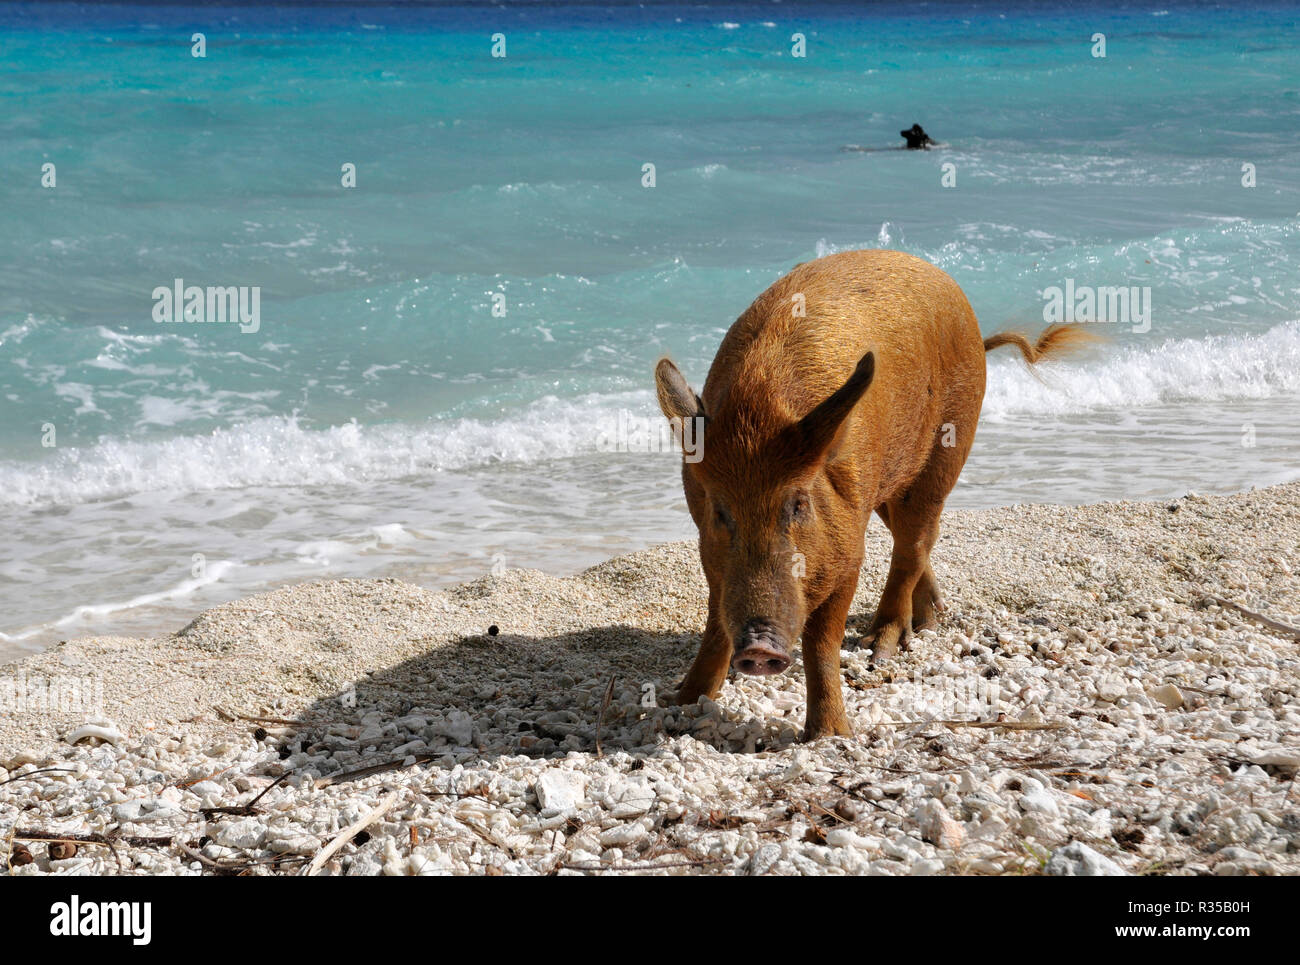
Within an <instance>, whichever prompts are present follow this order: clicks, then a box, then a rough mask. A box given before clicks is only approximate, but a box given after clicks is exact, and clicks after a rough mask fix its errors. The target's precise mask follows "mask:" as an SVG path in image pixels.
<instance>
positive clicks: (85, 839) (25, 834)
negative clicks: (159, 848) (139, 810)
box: [12, 828, 174, 848]
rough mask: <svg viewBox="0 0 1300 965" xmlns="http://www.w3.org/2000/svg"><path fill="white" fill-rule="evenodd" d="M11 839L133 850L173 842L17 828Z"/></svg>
mask: <svg viewBox="0 0 1300 965" xmlns="http://www.w3.org/2000/svg"><path fill="white" fill-rule="evenodd" d="M12 837H14V838H21V839H22V840H24V841H67V842H71V843H73V844H102V845H105V846H108V847H112V846H113V845H115V844H129V845H131V846H132V847H135V848H147V847H149V846H151V845H158V844H171V843H172V841H173V840H174V836H173V835H167V836H166V837H156V838H151V837H138V836H135V835H129V834H98V833H96V832H93V831H90V832H84V833H79V832H71V831H65V832H62V833H56V832H52V831H37V830H35V829H32V828H27V829H23V828H19V829H18V830H16V831H14V833H13V835H12Z"/></svg>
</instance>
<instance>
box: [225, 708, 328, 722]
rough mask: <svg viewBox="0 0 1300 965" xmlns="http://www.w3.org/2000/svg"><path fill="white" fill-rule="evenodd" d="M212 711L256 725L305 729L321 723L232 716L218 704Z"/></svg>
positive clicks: (230, 718)
mask: <svg viewBox="0 0 1300 965" xmlns="http://www.w3.org/2000/svg"><path fill="white" fill-rule="evenodd" d="M212 709H213V710H215V711H216V712H217V716H218V717H220V718H221V719H222V720H228V721H236V720H248V721H252V722H253V723H254V724H288V725H289V726H290V727H305V726H306V725H307V724H308V723H320V721H302V720H286V719H285V718H283V717H250V716H249V715H247V714H232V713H231V712H230V711H228V710H226V709H225V708H224V707H220V706H218V705H216V704H213V705H212Z"/></svg>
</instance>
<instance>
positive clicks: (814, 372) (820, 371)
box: [703, 250, 984, 480]
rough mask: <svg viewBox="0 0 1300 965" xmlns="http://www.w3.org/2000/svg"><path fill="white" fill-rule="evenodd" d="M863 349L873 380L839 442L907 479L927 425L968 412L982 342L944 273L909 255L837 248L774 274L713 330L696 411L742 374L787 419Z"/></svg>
mask: <svg viewBox="0 0 1300 965" xmlns="http://www.w3.org/2000/svg"><path fill="white" fill-rule="evenodd" d="M800 309H802V312H803V314H802V315H801V314H800V312H799V310H800ZM868 351H871V352H874V353H875V356H876V369H875V378H874V380H873V382H872V385H871V388H870V389H868V391H867V393H866V395H865V396H864V397H863V400H862V402H861V403H860V404H859V406H858V408H857V410H856V411H855V413H854V416H853V417H852V418H853V420H854V428H853V429H852V430H851V432H852V438H851V440H850V445H851V446H860V447H862V448H863V457H864V458H868V459H870V460H872V461H877V462H879V461H881V460H884V462H886V463H888V464H887V465H882V466H881V467H880V468H881V470H882V473H883V476H884V477H885V479H886V480H888V479H892V478H894V477H897V478H904V477H906V478H910V477H911V476H912V475H914V474H915V472H916V471H919V469H920V466H921V464H923V463H924V459H925V456H926V455H927V454H928V452H929V448H930V445H931V442H932V440H933V434H934V432H935V431H936V429H937V427H938V426H941V425H943V424H944V423H945V422H948V421H953V420H956V419H961V418H969V419H972V420H974V419H976V418H978V416H979V408H980V404H981V402H982V400H983V397H984V347H983V341H982V337H981V335H980V331H979V324H978V322H977V321H976V319H975V314H974V312H973V311H972V310H971V307H970V303H969V302H968V301H967V300H966V296H965V295H964V294H963V293H962V291H961V288H960V287H958V285H957V283H956V282H955V281H953V280H952V279H951V278H950V277H949V276H948V275H947V274H946V273H945V272H944V271H942V270H941V269H939V268H937V267H935V266H934V265H932V264H930V263H929V262H927V261H924V260H922V259H920V258H917V257H915V256H913V255H908V254H904V253H903V252H898V251H885V250H876V251H847V252H841V253H839V254H834V255H829V256H827V257H825V258H819V259H817V260H816V261H811V262H806V263H804V264H802V265H799V266H798V267H796V268H795V269H794V270H793V271H791V272H790V273H789V274H787V275H785V276H784V277H783V278H781V279H779V280H778V281H776V282H775V283H774V284H773V285H772V286H771V287H770V288H768V289H767V291H765V292H763V294H761V295H760V296H759V297H758V298H757V299H755V300H754V303H753V304H752V305H751V306H750V307H749V308H748V309H747V310H746V311H745V313H744V314H743V315H741V316H740V318H738V319H737V320H736V322H735V324H734V325H732V327H731V329H730V330H729V331H728V332H727V335H726V337H725V338H724V339H723V341H722V345H721V347H720V348H719V349H718V354H717V356H716V358H715V359H714V362H713V365H712V367H711V368H710V370H709V376H708V379H707V381H706V382H705V387H704V393H703V396H704V404H705V410H706V411H715V410H717V409H718V408H719V407H720V406H723V405H724V404H725V402H724V400H725V399H726V396H727V395H728V394H729V391H730V387H731V385H732V384H733V383H734V382H736V381H737V380H743V382H744V384H745V385H746V391H745V392H744V393H743V395H744V396H745V397H746V398H747V399H749V400H753V399H758V398H761V399H764V400H766V404H769V405H771V406H772V407H773V408H774V409H775V410H777V411H778V412H779V413H780V415H781V417H783V418H784V419H786V420H794V419H798V418H800V417H802V416H803V415H805V414H806V413H808V412H809V411H811V410H812V409H813V407H815V406H816V405H817V404H818V403H820V402H821V401H822V400H823V399H825V398H826V397H827V396H829V395H830V394H831V393H832V392H834V391H835V390H836V389H837V388H839V387H840V386H841V385H843V384H844V382H845V380H846V379H847V378H848V377H849V375H850V374H852V372H853V369H854V367H855V366H856V365H857V363H858V360H859V359H860V358H862V356H863V355H864V354H866V353H867V352H868ZM749 404H753V403H752V402H751V403H749ZM868 436H869V437H870V438H867V437H868Z"/></svg>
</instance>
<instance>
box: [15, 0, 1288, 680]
mask: <svg viewBox="0 0 1300 965" xmlns="http://www.w3.org/2000/svg"><path fill="white" fill-rule="evenodd" d="M1298 23H1300V17H1298V16H1297V10H1296V8H1295V7H1293V6H1283V5H1258V4H1255V3H1246V4H1235V3H1218V4H1214V3H1185V2H1171V0H1156V2H1152V3H1145V4H1138V3H1129V4H1104V3H1097V4H1058V3H1040V4H1028V3H1010V4H1007V3H1002V4H996V5H995V4H985V3H968V2H966V3H948V2H931V3H922V4H868V3H798V4H796V3H792V2H784V3H752V4H708V5H690V4H671V3H644V4H627V5H619V4H609V3H606V4H600V3H593V4H582V5H567V4H552V3H517V4H506V5H497V4H473V3H470V4H464V3H459V4H457V3H449V4H444V3H439V4H410V3H398V4H389V5H352V4H343V3H326V4H314V5H303V4H285V5H274V4H272V5H263V4H249V5H234V6H223V5H208V4H193V5H174V4H147V5H127V4H113V5H83V4H74V3H49V4H39V3H37V4H32V3H16V4H15V3H0V519H2V520H3V523H4V526H5V529H6V530H7V534H6V535H7V539H6V540H5V541H4V543H3V544H0V658H4V657H7V656H13V655H17V654H20V653H23V652H28V651H31V650H34V649H39V648H41V647H44V646H46V645H48V644H50V643H51V642H53V641H56V640H60V639H64V638H67V637H71V636H76V635H82V634H87V633H127V632H159V631H169V630H174V629H178V628H179V627H181V626H183V625H184V624H185V623H186V622H187V621H188V620H189V619H190V618H191V617H192V616H193V615H194V614H195V613H197V611H198V610H199V609H201V608H203V607H205V606H210V605H212V604H215V603H218V602H221V601H224V600H228V599H232V598H235V597H238V596H243V595H246V594H248V593H250V592H255V591H258V590H262V589H267V588H270V587H273V586H277V585H281V584H284V583H287V582H297V581H301V580H306V579H314V578H327V577H338V576H366V577H378V576H391V577H398V578H401V579H405V580H409V581H413V582H416V583H421V584H424V585H431V586H432V585H440V584H445V583H448V582H453V581H460V580H465V579H472V578H475V577H477V576H481V575H483V574H485V573H486V572H488V571H490V570H491V569H493V568H494V567H495V568H500V567H502V566H507V567H517V566H524V567H539V568H543V569H547V570H551V571H555V572H567V571H572V570H574V569H577V568H579V567H581V566H583V565H587V564H589V563H593V562H596V561H598V560H600V559H603V558H605V557H607V556H610V555H612V554H614V553H615V552H619V551H624V550H629V549H635V548H639V547H643V546H647V545H650V544H653V543H655V542H659V541H663V540H667V539H677V538H686V537H689V536H691V535H693V529H692V527H691V524H690V520H689V518H688V517H687V515H686V512H685V505H684V502H683V500H682V497H681V493H680V486H679V482H678V480H677V459H676V457H675V455H674V454H673V453H672V452H671V451H658V450H659V449H661V448H662V447H660V446H658V445H657V444H656V440H657V438H658V436H657V431H658V426H659V416H658V414H657V410H656V408H655V405H654V401H653V393H652V391H651V384H650V373H651V369H652V366H653V364H654V362H655V360H656V359H657V358H658V357H659V356H661V355H663V354H670V355H672V356H673V358H674V359H675V360H676V361H677V362H678V364H679V365H680V366H681V367H682V369H683V371H685V372H686V373H687V375H688V377H689V378H691V379H692V380H693V381H694V382H695V383H696V384H697V385H698V384H699V383H700V382H702V380H703V378H704V375H705V372H706V371H707V367H708V364H709V361H710V360H711V358H712V355H713V352H714V350H715V349H716V347H717V345H718V342H719V340H720V338H721V335H722V333H723V332H724V331H725V330H726V328H727V326H728V325H729V324H730V323H731V321H732V320H734V318H735V317H736V316H737V315H738V314H739V313H740V312H741V311H742V310H743V309H744V308H745V307H746V305H747V304H748V303H749V302H750V300H752V298H753V297H754V296H755V295H757V294H758V293H759V292H760V291H761V290H762V289H763V288H765V287H766V286H767V285H768V284H769V283H771V282H772V281H773V280H775V279H776V278H777V277H779V276H780V275H781V274H783V273H784V272H785V271H787V270H789V268H791V267H792V266H793V265H794V264H796V263H798V262H800V261H806V260H808V259H810V258H813V257H816V256H817V255H820V254H826V253H830V252H834V251H840V250H845V249H852V248H874V247H888V248H898V249H902V250H905V251H909V252H912V253H914V254H917V255H920V256H922V257H924V258H928V259H929V260H931V261H933V262H935V263H936V264H938V265H939V266H941V267H942V268H944V269H945V270H946V271H948V272H949V273H950V274H951V275H952V276H953V277H954V278H955V279H956V280H957V281H958V282H959V283H960V284H961V285H962V287H963V288H964V289H965V291H966V293H967V295H968V297H969V298H970V301H971V303H972V305H973V306H974V308H975V311H976V313H977V315H978V316H979V317H980V319H981V324H982V326H983V328H984V330H985V332H986V333H991V332H993V331H995V330H998V329H1002V328H1008V327H1014V328H1020V329H1023V330H1026V331H1035V330H1037V329H1038V328H1041V327H1042V326H1043V324H1044V309H1045V305H1047V300H1048V297H1049V296H1048V295H1045V294H1044V293H1045V292H1050V290H1051V289H1053V288H1061V289H1064V287H1065V286H1066V285H1067V284H1068V285H1069V286H1071V288H1074V289H1081V288H1103V287H1123V288H1125V289H1136V290H1137V291H1136V293H1143V292H1145V297H1147V298H1149V305H1150V312H1149V316H1148V317H1147V318H1145V319H1131V320H1129V321H1127V322H1122V323H1120V322H1112V323H1107V324H1105V325H1104V326H1103V325H1100V324H1099V328H1100V329H1101V330H1103V331H1104V334H1106V335H1108V336H1109V337H1110V342H1109V343H1108V344H1107V345H1105V346H1104V347H1102V348H1100V349H1098V350H1096V351H1094V352H1093V353H1092V354H1091V355H1089V356H1087V357H1084V358H1081V359H1078V360H1075V361H1071V362H1068V363H1062V364H1060V365H1058V366H1055V367H1054V368H1052V369H1051V370H1050V371H1048V372H1046V373H1045V374H1044V375H1043V377H1042V379H1041V380H1040V379H1037V378H1035V377H1033V376H1032V375H1030V374H1028V373H1027V371H1026V369H1025V368H1024V366H1023V365H1021V364H1020V363H1019V362H1018V361H1016V359H1015V358H1014V357H1013V356H1012V355H1011V354H1005V353H1004V354H998V355H995V356H991V357H990V382H989V389H988V395H987V398H986V401H985V408H984V414H983V421H982V424H981V429H980V432H979V436H978V437H977V439H976V444H975V450H974V452H973V454H972V456H971V459H970V461H969V463H968V465H967V468H966V472H965V474H964V476H963V478H962V481H961V483H960V484H959V486H958V488H957V490H956V491H955V492H954V494H953V497H952V500H951V502H950V505H952V506H958V507H971V506H990V505H1002V504H1009V503H1014V502H1066V503H1078V502H1085V501H1096V500H1108V499H1137V498H1168V497H1175V496H1179V495H1182V494H1183V493H1185V492H1187V491H1188V490H1198V491H1220V492H1222V491H1234V490H1240V489H1244V488H1249V487H1250V486H1254V485H1264V484H1268V483H1273V482H1277V481H1281V480H1287V479H1295V478H1300V308H1298V307H1297V306H1298V305H1300V26H1298ZM196 34H202V35H203V45H204V49H203V51H202V52H203V53H204V54H205V56H202V57H196V56H194V53H195V51H196V46H195V45H196V40H195V35H196ZM1099 34H1100V35H1103V36H1104V44H1105V56H1104V57H1100V56H1094V54H1095V53H1096V52H1097V51H1098V46H1097V40H1096V37H1097V35H1099ZM494 35H500V36H499V39H497V40H494ZM796 35H798V36H796ZM799 37H802V51H797V50H796V47H797V46H798V44H799ZM502 45H504V50H503V51H502V49H501V47H502ZM494 46H495V47H497V52H498V53H500V52H504V54H505V56H493V52H494ZM796 52H802V53H803V54H804V56H795V54H796ZM918 122H919V123H921V124H922V125H923V126H924V127H925V129H926V130H927V131H928V132H929V133H930V134H931V135H932V136H933V137H934V138H935V139H936V140H938V141H939V142H940V146H939V147H937V148H935V149H933V150H930V151H916V152H913V151H903V150H897V149H896V148H897V147H898V146H899V145H901V143H902V142H901V138H900V137H899V136H898V131H899V130H900V129H901V128H904V127H910V126H911V125H912V124H913V123H918ZM846 148H853V149H848V150H846ZM47 165H52V166H53V167H52V168H50V167H47ZM346 165H353V166H355V167H354V170H355V186H345V184H344V181H345V179H347V175H346V171H347V170H348V169H346V168H345V166H346ZM646 165H653V166H654V167H653V172H654V183H653V186H648V184H647V182H648V178H647V175H646V171H647V168H646V167H645V166H646ZM177 279H181V280H182V284H183V286H184V287H189V286H197V287H200V288H203V289H205V290H206V289H207V288H208V287H220V288H232V289H237V288H244V289H246V290H248V291H250V292H251V290H252V289H257V290H258V296H259V299H260V300H259V302H258V307H259V314H258V321H257V325H256V331H241V327H240V326H239V325H237V324H232V323H215V322H209V323H196V322H186V321H183V320H182V321H176V322H171V323H166V322H158V321H155V308H156V305H157V300H156V299H155V296H154V293H155V290H156V289H159V288H162V289H166V290H170V289H171V288H172V287H173V286H174V285H175V284H176V280H177ZM1136 293H1135V294H1136ZM1140 302H1141V299H1138V301H1137V302H1135V304H1140ZM494 309H495V310H494ZM244 327H246V328H247V327H251V326H244Z"/></svg>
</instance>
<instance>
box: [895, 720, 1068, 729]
mask: <svg viewBox="0 0 1300 965" xmlns="http://www.w3.org/2000/svg"><path fill="white" fill-rule="evenodd" d="M918 724H938V725H941V726H943V727H976V728H980V729H982V730H990V729H991V730H1060V729H1061V728H1062V727H1064V726H1065V725H1064V724H1060V723H1053V722H1052V721H1046V720H882V721H879V722H878V723H875V724H872V725H871V726H873V727H915V726H917V725H918Z"/></svg>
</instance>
